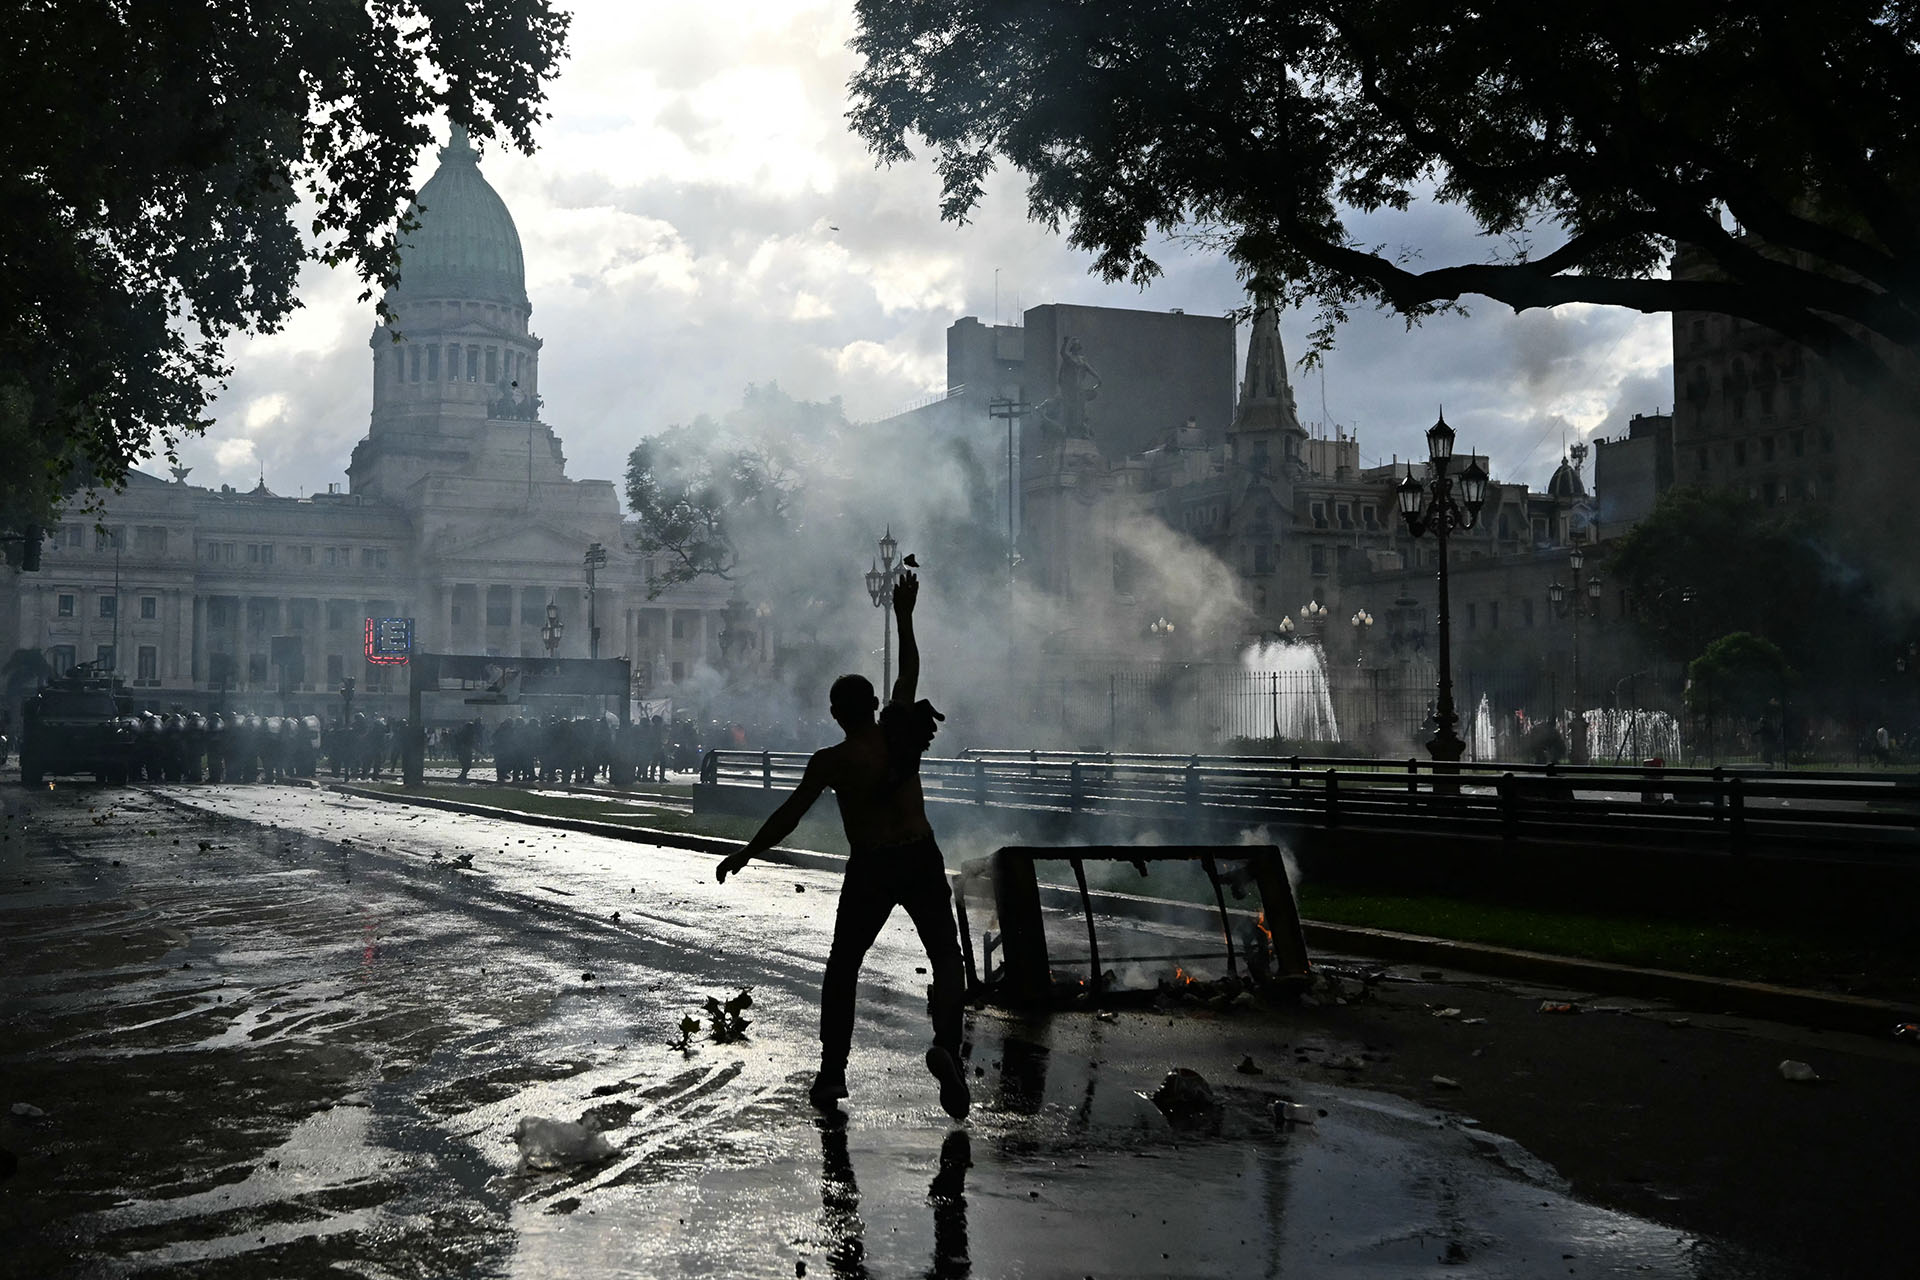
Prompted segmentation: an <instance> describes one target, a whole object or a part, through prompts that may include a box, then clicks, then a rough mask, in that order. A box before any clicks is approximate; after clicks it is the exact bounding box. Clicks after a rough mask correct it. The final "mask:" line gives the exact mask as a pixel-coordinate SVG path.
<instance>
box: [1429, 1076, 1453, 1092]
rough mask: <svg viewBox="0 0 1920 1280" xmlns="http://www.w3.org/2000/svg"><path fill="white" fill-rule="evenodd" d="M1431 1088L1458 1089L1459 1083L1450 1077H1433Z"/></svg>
mask: <svg viewBox="0 0 1920 1280" xmlns="http://www.w3.org/2000/svg"><path fill="white" fill-rule="evenodd" d="M1433 1087H1434V1088H1436V1089H1458V1088H1459V1087H1460V1082H1459V1081H1458V1080H1455V1079H1454V1078H1453V1077H1452V1076H1435V1077H1434V1078H1433Z"/></svg>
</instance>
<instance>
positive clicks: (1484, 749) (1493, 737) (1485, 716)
mask: <svg viewBox="0 0 1920 1280" xmlns="http://www.w3.org/2000/svg"><path fill="white" fill-rule="evenodd" d="M1467 752H1468V754H1469V755H1470V757H1471V758H1472V759H1474V760H1498V759H1499V758H1500V735H1499V731H1498V729H1497V727H1496V726H1495V725H1494V722H1493V704H1492V702H1490V701H1489V700H1488V698H1487V695H1486V694H1484V693H1483V694H1481V695H1480V705H1479V706H1477V707H1475V708H1474V709H1473V714H1472V715H1471V716H1470V717H1468V720H1467Z"/></svg>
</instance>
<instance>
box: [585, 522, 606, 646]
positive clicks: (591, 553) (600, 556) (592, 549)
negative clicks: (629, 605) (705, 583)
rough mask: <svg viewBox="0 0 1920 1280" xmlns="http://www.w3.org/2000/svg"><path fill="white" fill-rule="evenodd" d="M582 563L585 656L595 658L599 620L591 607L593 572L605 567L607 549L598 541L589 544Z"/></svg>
mask: <svg viewBox="0 0 1920 1280" xmlns="http://www.w3.org/2000/svg"><path fill="white" fill-rule="evenodd" d="M582 563H583V564H584V565H585V566H586V570H587V656H588V657H589V658H597V657H599V656H600V620H599V616H598V615H597V614H596V613H595V612H594V607H593V574H594V570H596V569H604V568H606V565H607V549H606V548H605V547H604V546H602V545H601V544H600V543H598V542H595V543H592V544H590V545H589V546H588V547H587V554H586V557H585V558H584V560H582Z"/></svg>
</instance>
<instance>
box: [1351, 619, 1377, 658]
mask: <svg viewBox="0 0 1920 1280" xmlns="http://www.w3.org/2000/svg"><path fill="white" fill-rule="evenodd" d="M1350 621H1351V622H1352V624H1353V636H1354V646H1355V651H1356V655H1357V656H1356V657H1355V658H1354V665H1355V666H1357V667H1364V666H1366V665H1367V633H1368V632H1369V631H1371V630H1373V615H1372V614H1370V613H1368V612H1367V611H1366V610H1365V609H1361V610H1359V611H1358V612H1356V613H1355V614H1354V615H1353V617H1352V618H1351V619H1350Z"/></svg>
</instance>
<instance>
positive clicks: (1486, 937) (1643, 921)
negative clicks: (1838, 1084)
mask: <svg viewBox="0 0 1920 1280" xmlns="http://www.w3.org/2000/svg"><path fill="white" fill-rule="evenodd" d="M1300 912H1301V914H1302V915H1304V916H1307V917H1308V918H1310V919H1313V920H1324V921H1326V922H1328V923H1329V924H1351V925H1363V926H1365V927H1367V928H1373V929H1394V930H1398V931H1400V932H1404V933H1418V934H1425V935H1427V936H1429V937H1436V938H1450V939H1453V940H1456V941H1460V942H1481V943H1486V944H1489V945H1492V946H1499V947H1516V948H1519V949H1521V950H1524V951H1544V952H1547V953H1549V954H1552V955H1566V956H1578V957H1580V958H1582V959H1587V960H1602V961H1606V962H1608V963H1612V964H1627V965H1637V966H1640V967H1643V968H1649V969H1673V970H1677V971H1679V972H1682V973H1701V974H1709V975H1711V976H1714V977H1721V978H1742V979H1747V980H1750V981H1755V982H1778V983H1783V984H1786V985H1788V986H1799V987H1811V988H1816V989H1823V990H1846V991H1851V992H1854V993H1855V994H1859V995H1871V996H1881V997H1888V998H1904V999H1914V998H1917V997H1920V954H1916V951H1915V949H1914V947H1913V946H1912V945H1911V943H1910V942H1908V941H1906V940H1903V939H1900V938H1897V937H1885V936H1875V935H1874V934H1872V933H1871V932H1862V931H1854V932H1850V933H1848V934H1845V935H1840V934H1835V933H1832V932H1828V931H1825V930H1821V929H1817V928H1813V927H1808V928H1806V929H1804V930H1799V929H1793V928H1790V927H1788V926H1784V925H1766V924H1753V923H1748V922H1742V921H1728V920H1683V919H1675V918H1671V917H1663V916H1652V915H1648V916H1629V915H1595V914H1587V913H1583V912H1570V911H1557V910H1546V909H1542V908H1535V907H1525V906H1514V905H1508V904H1503V903H1487V902H1474V901H1468V900H1464V899H1459V898H1444V897H1427V896H1417V897H1408V896H1397V895H1391V894H1379V893H1361V892H1354V891H1352V890H1347V889H1341V888H1335V887H1332V886H1325V885H1315V884H1306V885H1302V886H1301V888H1300Z"/></svg>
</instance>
